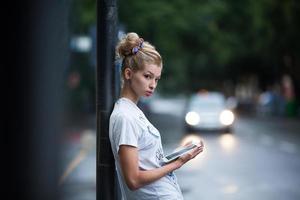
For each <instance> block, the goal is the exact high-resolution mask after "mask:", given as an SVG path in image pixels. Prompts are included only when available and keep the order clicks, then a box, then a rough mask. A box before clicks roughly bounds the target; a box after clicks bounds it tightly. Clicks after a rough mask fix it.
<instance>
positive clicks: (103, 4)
mask: <svg viewBox="0 0 300 200" xmlns="http://www.w3.org/2000/svg"><path fill="white" fill-rule="evenodd" d="M116 21H117V7H116V0H98V2H97V70H96V71H97V78H96V81H97V83H96V84H97V85H96V114H97V166H96V167H97V192H96V199H97V200H114V199H116V196H117V194H116V184H115V165H114V158H113V154H112V151H111V146H110V141H109V134H108V125H109V116H110V113H111V110H112V107H113V102H114V100H115V98H116V97H115V94H116V91H115V85H114V82H115V80H114V76H115V75H114V74H115V73H114V70H115V65H114V49H115V40H116V37H117V33H116Z"/></svg>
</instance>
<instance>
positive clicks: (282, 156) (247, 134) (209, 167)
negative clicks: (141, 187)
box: [60, 99, 300, 200]
mask: <svg viewBox="0 0 300 200" xmlns="http://www.w3.org/2000/svg"><path fill="white" fill-rule="evenodd" d="M153 105H155V106H156V107H159V106H161V107H162V108H164V110H162V112H159V109H156V110H154V111H155V112H154V113H152V114H151V115H150V116H149V119H150V121H152V123H153V124H154V125H155V126H156V127H157V128H158V129H159V130H160V133H161V135H162V142H163V146H164V151H165V153H168V152H171V151H172V150H173V149H174V148H176V147H177V146H178V145H179V144H180V143H181V142H182V141H183V140H184V139H186V138H188V137H200V138H201V139H202V140H203V141H204V143H205V151H204V152H203V153H202V155H200V156H199V157H197V158H196V159H195V160H193V161H191V162H189V163H188V164H186V165H185V166H183V167H182V168H181V169H179V170H177V171H176V174H177V177H178V180H179V184H180V186H181V188H182V191H183V194H184V197H185V199H186V200H195V199H202V200H215V199H225V200H226V199H231V200H235V199H239V200H248V199H258V200H260V199H261V200H271V199H272V200H273V199H276V200H281V199H282V200H296V199H297V200H298V199H300V190H299V189H298V188H299V185H300V175H299V169H300V156H299V155H300V136H299V133H300V132H299V130H300V120H299V119H285V118H270V117H269V118H266V117H265V118H256V117H245V116H242V117H237V121H236V124H235V128H234V131H233V132H232V133H199V132H194V133H186V132H185V131H184V129H183V123H182V122H183V116H182V114H181V113H182V111H183V109H182V108H183V105H184V99H175V100H174V99H167V100H164V101H160V100H156V101H155V102H153ZM166 105H167V106H166ZM67 135H68V137H66V139H65V140H64V148H63V149H64V151H63V152H62V169H66V168H68V167H69V166H70V165H71V164H70V163H72V162H73V164H74V163H75V164H76V167H74V168H73V169H72V171H71V172H70V173H69V175H68V176H67V177H66V178H65V180H64V182H63V183H62V184H61V186H60V187H61V191H62V199H64V200H77V199H78V200H79V199H80V200H92V199H93V200H94V199H96V149H95V143H89V142H91V141H92V138H95V137H96V132H95V130H94V129H92V128H91V127H88V128H87V129H81V130H77V131H75V132H70V133H69V134H67ZM84 136H86V137H84ZM83 138H85V139H83ZM84 141H85V142H84ZM86 143H88V144H91V145H90V146H93V148H88V149H87V150H85V149H86V145H85V144H86ZM76 157H77V160H76ZM78 157H79V158H78ZM74 160H75V161H74ZM62 171H63V170H62Z"/></svg>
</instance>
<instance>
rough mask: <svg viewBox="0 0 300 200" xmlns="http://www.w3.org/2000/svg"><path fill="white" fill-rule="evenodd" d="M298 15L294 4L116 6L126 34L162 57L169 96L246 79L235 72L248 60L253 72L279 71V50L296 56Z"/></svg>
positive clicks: (181, 0)
mask: <svg viewBox="0 0 300 200" xmlns="http://www.w3.org/2000/svg"><path fill="white" fill-rule="evenodd" d="M299 13H300V12H299V3H298V2H297V1H296V0H286V1H281V0H261V1H251V0H244V1H235V0H223V1H221V0H206V1H204V0H203V1H195V0H173V1H167V0H152V1H146V0H139V1H136V0H126V1H125V0H120V1H119V21H120V22H121V23H122V24H124V25H125V26H126V31H127V32H131V31H133V32H137V33H138V34H139V35H140V36H141V37H144V39H146V40H148V41H150V42H151V43H153V44H154V45H155V46H156V47H157V49H158V50H159V52H160V53H161V54H162V56H163V59H164V72H163V78H162V80H161V82H162V84H161V86H160V88H161V89H163V90H168V91H171V92H178V90H181V91H189V90H197V89H199V87H206V86H211V85H213V84H212V83H213V82H215V80H218V81H220V79H225V78H229V79H234V78H235V77H236V76H238V75H239V74H240V73H244V72H245V73H246V71H247V73H248V72H249V69H246V70H245V71H243V69H239V68H243V67H244V65H245V66H246V65H247V64H249V63H247V62H248V61H249V59H250V58H253V59H254V61H255V62H254V63H256V64H257V65H258V66H255V67H254V68H253V69H256V70H257V69H262V71H264V69H263V68H266V69H269V67H270V65H273V64H274V63H275V64H274V66H275V67H276V66H277V67H278V66H279V65H280V64H279V62H280V61H279V60H278V56H280V54H281V53H282V50H283V49H289V50H291V51H293V52H297V51H298V52H299V39H298V38H297V35H299V26H297V23H298V19H299ZM296 44H297V45H296ZM256 61H257V62H256ZM237 63H238V64H237ZM266 63H268V64H266ZM276 63H277V64H276ZM274 66H272V67H274ZM228 69H231V70H228ZM250 71H251V69H250ZM253 71H254V70H253ZM273 71H275V72H280V69H277V70H273ZM254 72H255V71H254ZM271 72H272V71H271ZM256 73H259V71H256ZM274 76H275V75H274ZM217 83H219V82H217Z"/></svg>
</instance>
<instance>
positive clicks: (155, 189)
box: [109, 97, 183, 200]
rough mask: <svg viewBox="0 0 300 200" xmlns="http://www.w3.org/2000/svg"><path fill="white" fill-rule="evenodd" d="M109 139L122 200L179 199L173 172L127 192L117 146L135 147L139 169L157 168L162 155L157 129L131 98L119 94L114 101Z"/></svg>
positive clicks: (159, 165) (178, 189)
mask: <svg viewBox="0 0 300 200" xmlns="http://www.w3.org/2000/svg"><path fill="white" fill-rule="evenodd" d="M109 138H110V142H111V146H112V151H113V154H114V158H115V163H116V170H117V175H118V179H119V183H120V188H121V192H122V196H123V199H124V200H182V199H183V196H182V193H181V190H180V187H179V185H178V183H177V178H176V176H175V174H174V173H173V172H171V173H169V174H168V175H166V176H164V177H162V178H160V179H159V180H157V181H154V182H152V183H150V184H148V185H145V186H143V187H141V188H139V189H137V190H135V191H131V190H129V188H128V187H127V185H126V182H125V180H124V178H123V175H122V171H121V167H120V161H119V154H118V151H119V147H120V145H130V146H134V147H136V148H137V149H138V159H139V168H140V170H151V169H155V168H159V167H161V166H162V160H161V159H162V158H163V156H164V153H163V149H162V145H161V137H160V133H159V131H158V130H157V129H156V128H155V127H154V126H153V125H152V124H151V123H150V122H149V121H148V120H147V118H146V117H145V115H144V113H143V112H142V111H141V110H140V109H139V108H138V107H137V105H136V104H135V103H133V102H132V101H131V100H129V99H127V98H124V97H123V98H120V99H119V100H118V101H117V102H116V103H115V106H114V110H113V112H112V114H111V116H110V121H109Z"/></svg>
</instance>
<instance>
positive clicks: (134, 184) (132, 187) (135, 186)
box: [126, 180, 141, 191]
mask: <svg viewBox="0 0 300 200" xmlns="http://www.w3.org/2000/svg"><path fill="white" fill-rule="evenodd" d="M126 184H127V187H128V188H129V190H131V191H135V190H137V189H139V188H140V187H141V185H140V184H139V183H138V182H137V181H135V180H130V181H126Z"/></svg>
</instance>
